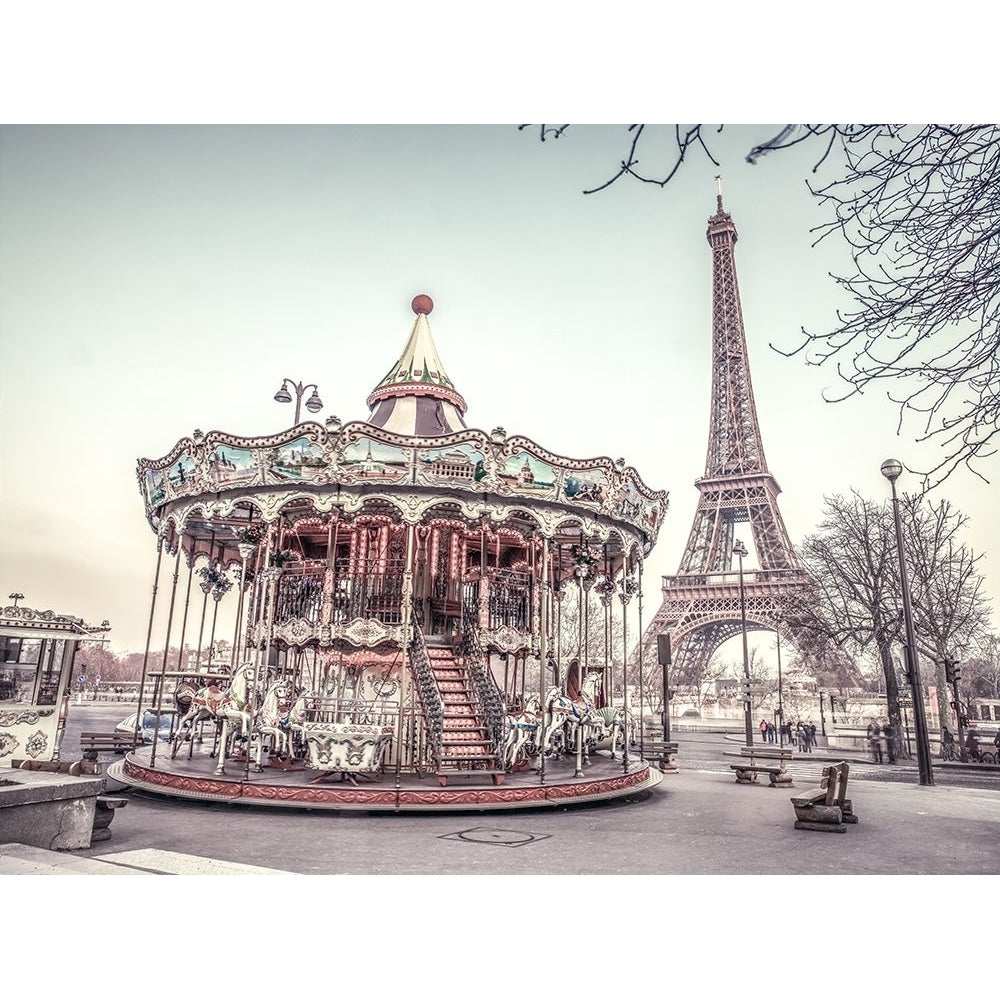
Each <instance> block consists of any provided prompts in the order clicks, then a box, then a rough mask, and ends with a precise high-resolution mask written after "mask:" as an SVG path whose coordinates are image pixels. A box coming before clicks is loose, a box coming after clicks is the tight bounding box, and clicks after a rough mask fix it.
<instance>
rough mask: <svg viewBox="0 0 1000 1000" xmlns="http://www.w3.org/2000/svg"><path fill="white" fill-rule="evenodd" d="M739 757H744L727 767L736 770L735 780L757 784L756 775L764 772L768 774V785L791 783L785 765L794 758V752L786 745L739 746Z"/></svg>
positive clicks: (741, 782)
mask: <svg viewBox="0 0 1000 1000" xmlns="http://www.w3.org/2000/svg"><path fill="white" fill-rule="evenodd" d="M740 757H742V758H744V759H743V760H741V761H740V762H739V763H738V764H730V765H729V767H730V768H731V769H732V770H733V771H735V772H736V780H737V782H739V783H740V784H742V785H754V784H757V777H758V775H759V774H761V773H764V774H766V775H767V776H768V787H769V788H777V787H778V786H779V785H791V784H792V776H791V775H790V774H789V773H788V771H787V770H786V768H785V765H786V763H787V762H788V761H790V760H794V759H795V753H794V751H793V750H791V749H790V748H788V747H775V746H765V747H757V746H752V747H740Z"/></svg>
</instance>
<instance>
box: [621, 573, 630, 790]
mask: <svg viewBox="0 0 1000 1000" xmlns="http://www.w3.org/2000/svg"><path fill="white" fill-rule="evenodd" d="M619 596H620V597H621V601H622V716H623V717H624V718H625V719H626V721H627V720H628V602H629V600H630V598H631V596H632V595H631V594H630V593H629V580H628V559H627V558H626V560H625V561H624V562H623V563H622V589H621V594H620V595H619ZM628 763H629V761H628V736H627V735H626V737H625V746H624V748H623V750H622V767H623V769H624V771H625V773H626V774H628Z"/></svg>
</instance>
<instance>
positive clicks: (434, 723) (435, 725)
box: [410, 618, 444, 766]
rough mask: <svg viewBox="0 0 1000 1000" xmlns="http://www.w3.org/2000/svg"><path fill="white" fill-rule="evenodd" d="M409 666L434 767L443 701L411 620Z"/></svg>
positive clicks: (419, 633)
mask: <svg viewBox="0 0 1000 1000" xmlns="http://www.w3.org/2000/svg"><path fill="white" fill-rule="evenodd" d="M410 666H411V668H412V670H413V677H414V680H415V681H416V686H417V693H418V694H419V696H420V704H421V707H422V708H423V711H424V720H425V723H426V728H427V743H428V748H429V749H430V753H431V759H432V760H433V762H434V765H435V766H440V762H441V736H442V733H443V731H444V700H443V699H442V698H441V692H440V691H439V690H438V685H437V680H436V679H435V677H434V671H433V670H432V669H431V660H430V657H429V656H428V655H427V643H426V642H425V641H424V633H423V632H422V631H421V629H420V626H419V625H418V624H417V621H416V618H414V619H413V637H412V638H411V640H410Z"/></svg>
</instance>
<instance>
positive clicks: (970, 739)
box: [965, 729, 979, 760]
mask: <svg viewBox="0 0 1000 1000" xmlns="http://www.w3.org/2000/svg"><path fill="white" fill-rule="evenodd" d="M965 752H966V754H967V755H968V757H969V760H979V740H977V739H976V734H975V732H974V731H973V730H971V729H970V730H969V732H968V734H967V735H966V737H965Z"/></svg>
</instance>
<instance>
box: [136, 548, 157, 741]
mask: <svg viewBox="0 0 1000 1000" xmlns="http://www.w3.org/2000/svg"><path fill="white" fill-rule="evenodd" d="M162 561H163V536H162V535H159V536H158V537H157V540H156V570H155V571H154V573H153V596H152V599H151V600H150V602H149V624H148V625H147V627H146V649H145V652H144V653H143V654H142V680H140V681H139V702H138V704H137V705H136V713H137V714H136V726H137V727H138V726H139V725H140V722H139V720H140V719H141V718H142V695H143V692H144V691H145V690H146V671H147V669H148V667H149V643H150V639H151V638H152V636H153V616H154V614H155V612H156V592H157V590H158V589H159V582H160V564H161V563H162ZM137 733H138V729H137Z"/></svg>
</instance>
